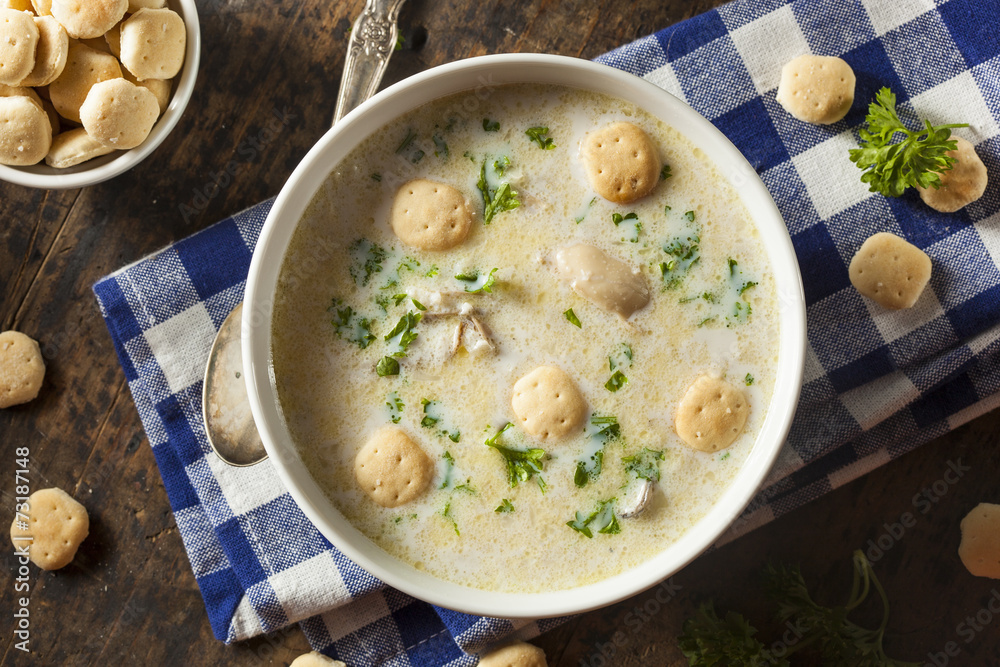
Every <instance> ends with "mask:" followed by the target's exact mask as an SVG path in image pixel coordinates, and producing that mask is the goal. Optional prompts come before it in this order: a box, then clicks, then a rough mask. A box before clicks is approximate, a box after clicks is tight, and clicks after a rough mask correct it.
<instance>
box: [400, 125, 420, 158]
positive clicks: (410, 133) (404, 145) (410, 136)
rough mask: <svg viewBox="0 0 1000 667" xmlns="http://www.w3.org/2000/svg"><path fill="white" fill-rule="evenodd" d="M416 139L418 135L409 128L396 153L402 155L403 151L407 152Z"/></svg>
mask: <svg viewBox="0 0 1000 667" xmlns="http://www.w3.org/2000/svg"><path fill="white" fill-rule="evenodd" d="M416 138H417V133H416V132H414V131H413V129H412V128H407V129H406V137H404V138H403V141H402V142H401V143H400V144H399V148H397V149H396V152H397V153H402V152H403V151H405V150H406V149H407V148H409V147H410V144H412V143H413V140H414V139H416Z"/></svg>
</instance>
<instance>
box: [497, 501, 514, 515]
mask: <svg viewBox="0 0 1000 667" xmlns="http://www.w3.org/2000/svg"><path fill="white" fill-rule="evenodd" d="M493 511H494V512H497V513H498V514H510V513H511V512H513V511H514V503H512V502H510V501H509V500H507V499H506V498H504V499H503V500H501V501H500V504H499V505H497V508H496V509H495V510H493Z"/></svg>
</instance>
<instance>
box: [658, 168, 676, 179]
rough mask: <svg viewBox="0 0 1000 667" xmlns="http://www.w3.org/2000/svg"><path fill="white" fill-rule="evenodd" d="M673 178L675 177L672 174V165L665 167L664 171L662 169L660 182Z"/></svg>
mask: <svg viewBox="0 0 1000 667" xmlns="http://www.w3.org/2000/svg"><path fill="white" fill-rule="evenodd" d="M671 176H673V174H671V173H670V165H669V164H665V165H663V169H660V180H661V181H665V180H667V179H668V178H670V177H671Z"/></svg>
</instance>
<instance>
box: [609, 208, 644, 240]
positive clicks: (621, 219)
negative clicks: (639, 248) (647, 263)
mask: <svg viewBox="0 0 1000 667" xmlns="http://www.w3.org/2000/svg"><path fill="white" fill-rule="evenodd" d="M611 222H613V223H615V227H618V226H620V225H622V224H623V223H624V224H625V226H624V229H627V230H628V232H627V233H628V236H624V237H622V241H628V242H630V243H638V242H639V234H640V233H641V232H642V223H641V222H639V216H638V215H636V214H635V212H634V211H632V212H629V213H626V214H625V215H622V214H621V213H612V214H611Z"/></svg>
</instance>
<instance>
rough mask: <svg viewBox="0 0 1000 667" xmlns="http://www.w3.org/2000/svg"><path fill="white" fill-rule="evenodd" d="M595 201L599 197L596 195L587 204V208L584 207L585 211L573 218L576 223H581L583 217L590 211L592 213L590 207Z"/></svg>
mask: <svg viewBox="0 0 1000 667" xmlns="http://www.w3.org/2000/svg"><path fill="white" fill-rule="evenodd" d="M595 201H597V197H594V198H593V199H591V200H590V203H589V204H587V208H586V209H584V211H583V213H582V214H581V215H580V216H579V217H576V218H573V220H574V221H575V222H576V224H578V225H579V224H580V223H581V222H583V219H584V218H586V217H587V214H588V213H590V207H591V206H593V205H594V202H595Z"/></svg>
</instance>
